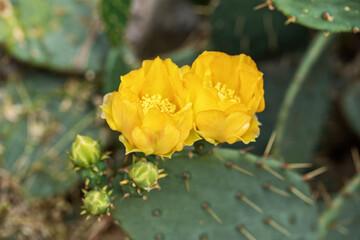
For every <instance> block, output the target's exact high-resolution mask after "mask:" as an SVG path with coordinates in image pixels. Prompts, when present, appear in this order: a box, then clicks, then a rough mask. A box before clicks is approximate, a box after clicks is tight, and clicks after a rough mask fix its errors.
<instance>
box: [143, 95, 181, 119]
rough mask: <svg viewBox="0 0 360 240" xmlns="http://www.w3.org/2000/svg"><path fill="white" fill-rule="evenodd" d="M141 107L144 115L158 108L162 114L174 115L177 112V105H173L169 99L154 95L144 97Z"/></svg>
mask: <svg viewBox="0 0 360 240" xmlns="http://www.w3.org/2000/svg"><path fill="white" fill-rule="evenodd" d="M141 107H142V109H143V112H144V114H146V113H147V112H149V110H150V109H152V108H156V109H158V110H160V112H165V113H174V112H175V110H176V105H174V104H172V103H171V102H170V101H169V99H167V98H165V99H163V98H162V97H161V96H160V94H156V95H152V96H151V97H150V96H149V94H146V95H145V96H143V97H142V98H141Z"/></svg>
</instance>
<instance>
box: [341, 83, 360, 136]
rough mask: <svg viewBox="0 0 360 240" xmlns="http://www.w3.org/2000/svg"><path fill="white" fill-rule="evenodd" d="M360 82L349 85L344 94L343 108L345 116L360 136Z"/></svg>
mask: <svg viewBox="0 0 360 240" xmlns="http://www.w3.org/2000/svg"><path fill="white" fill-rule="evenodd" d="M359 103H360V82H357V83H355V84H354V85H351V86H349V87H348V88H347V89H346V91H345V92H344V94H343V96H342V109H343V112H344V115H345V118H346V120H347V122H348V124H349V125H350V127H351V128H352V129H353V130H354V132H355V133H356V134H357V135H358V136H359V137H360V122H359V119H360V108H359Z"/></svg>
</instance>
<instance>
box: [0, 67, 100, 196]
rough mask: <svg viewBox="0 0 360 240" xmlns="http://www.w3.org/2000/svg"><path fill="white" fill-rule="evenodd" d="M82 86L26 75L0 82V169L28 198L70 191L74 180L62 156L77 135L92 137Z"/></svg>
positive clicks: (91, 118)
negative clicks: (4, 171)
mask: <svg viewBox="0 0 360 240" xmlns="http://www.w3.org/2000/svg"><path fill="white" fill-rule="evenodd" d="M91 92H92V90H91V86H89V83H86V82H77V81H74V80H68V81H66V79H65V78H64V77H56V76H53V75H40V74H32V75H28V76H26V77H23V78H22V79H9V80H8V82H4V83H1V84H0V112H1V113H2V114H1V118H0V145H1V146H0V148H1V149H2V150H1V151H0V167H1V168H3V169H5V170H6V171H8V172H10V173H11V174H12V176H13V177H14V179H17V181H18V182H19V183H21V185H22V186H23V189H24V191H25V192H27V193H28V195H29V196H32V197H48V196H52V195H54V194H59V193H64V192H66V191H68V190H69V189H70V188H72V187H73V186H74V185H75V184H76V183H77V180H78V178H77V177H76V174H75V171H74V170H73V169H72V168H73V166H72V164H71V162H70V160H69V156H68V155H67V154H66V150H68V149H70V147H71V143H72V142H73V140H74V139H75V137H76V135H77V134H84V135H91V136H93V137H95V136H96V135H97V130H96V129H95V124H94V121H95V112H94V111H93V108H92V106H91V105H90V104H89V102H88V100H89V99H88V96H89V94H90V93H91Z"/></svg>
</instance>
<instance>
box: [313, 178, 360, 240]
mask: <svg viewBox="0 0 360 240" xmlns="http://www.w3.org/2000/svg"><path fill="white" fill-rule="evenodd" d="M359 194H360V174H359V173H358V174H357V175H356V176H355V177H354V178H353V179H352V180H351V181H350V182H349V183H348V184H347V185H346V186H345V188H344V189H343V190H342V191H341V192H340V193H339V194H338V195H337V196H336V197H335V198H334V200H333V201H332V203H331V205H330V207H329V208H328V209H326V210H325V211H324V213H323V214H322V215H321V216H320V221H319V223H320V224H319V227H320V233H321V237H320V240H325V239H326V240H335V239H347V240H356V239H359V236H360V229H359V222H360V212H359V204H360V199H359Z"/></svg>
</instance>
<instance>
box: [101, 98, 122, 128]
mask: <svg viewBox="0 0 360 240" xmlns="http://www.w3.org/2000/svg"><path fill="white" fill-rule="evenodd" d="M112 102H113V93H108V94H106V95H105V96H104V99H103V104H102V105H101V106H100V108H101V110H102V112H101V118H102V119H105V120H106V122H107V123H108V124H109V127H110V128H111V129H112V130H115V131H120V129H119V128H118V127H117V126H116V124H115V122H114V119H113V114H112Z"/></svg>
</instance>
